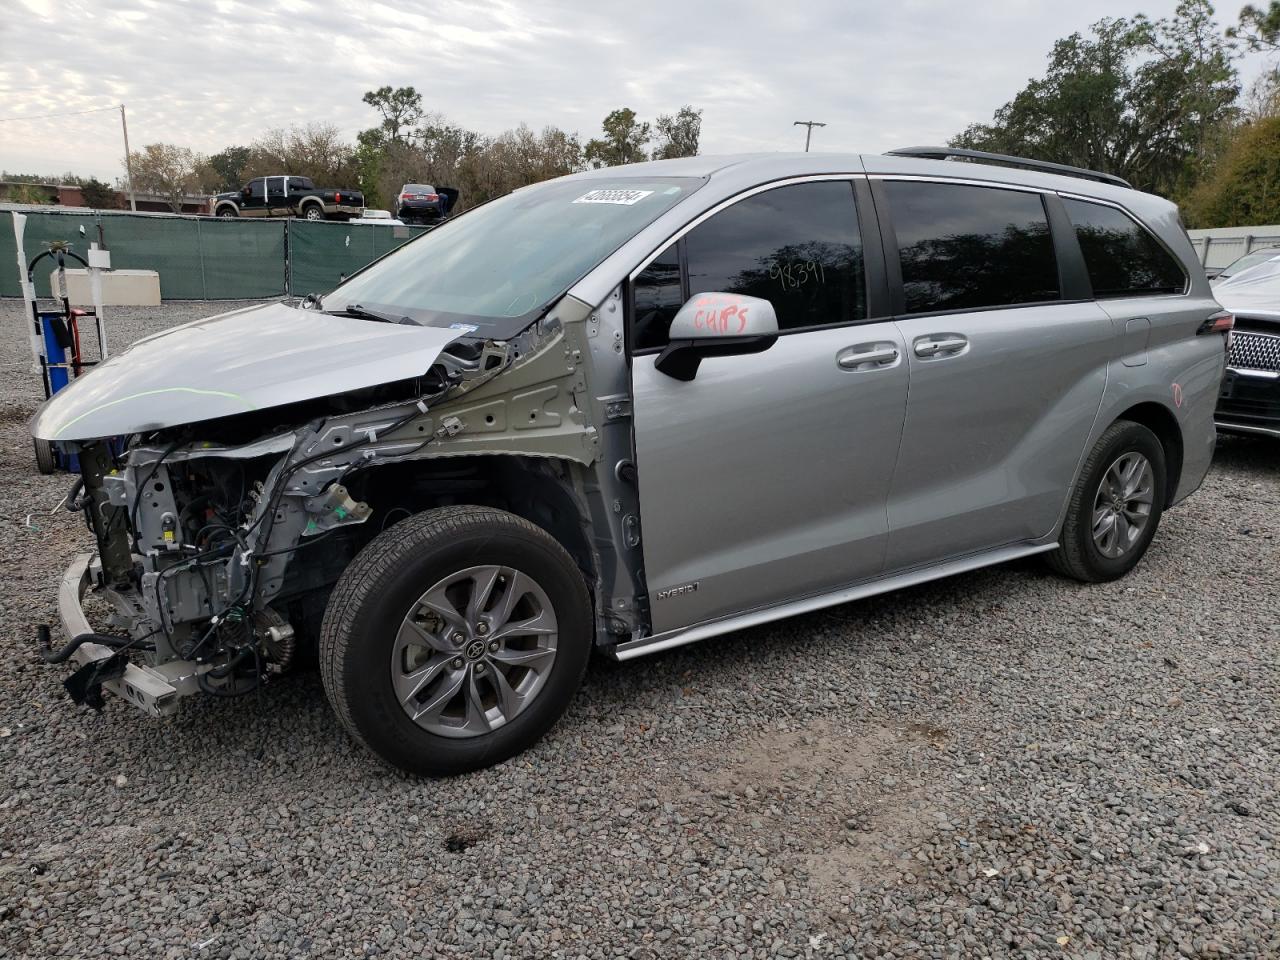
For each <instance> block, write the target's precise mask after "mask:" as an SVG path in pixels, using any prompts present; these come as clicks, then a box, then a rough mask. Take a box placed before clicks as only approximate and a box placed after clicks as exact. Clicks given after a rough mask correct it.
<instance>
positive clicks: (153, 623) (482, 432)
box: [33, 298, 642, 716]
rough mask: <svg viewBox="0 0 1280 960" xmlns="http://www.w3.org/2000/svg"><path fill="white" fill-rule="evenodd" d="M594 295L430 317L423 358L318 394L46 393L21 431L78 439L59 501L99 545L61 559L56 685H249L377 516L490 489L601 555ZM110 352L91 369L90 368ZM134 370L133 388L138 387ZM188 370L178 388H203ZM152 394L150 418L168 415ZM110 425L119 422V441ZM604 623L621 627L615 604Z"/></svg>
mask: <svg viewBox="0 0 1280 960" xmlns="http://www.w3.org/2000/svg"><path fill="white" fill-rule="evenodd" d="M267 309H275V308H267ZM281 309H289V308H283V307H282V308H281ZM292 312H294V313H305V311H296V310H294V311H292ZM589 313H590V311H589V310H588V309H587V308H586V307H585V306H584V305H582V304H579V303H577V302H576V301H573V300H572V299H571V298H565V300H564V301H562V303H561V305H560V306H559V307H558V308H557V309H556V310H553V311H551V312H550V313H549V314H548V315H547V316H546V317H544V318H543V319H542V320H540V321H538V322H536V323H535V324H533V325H532V326H531V327H530V328H529V329H527V330H526V331H524V332H523V333H521V334H520V335H519V336H518V337H516V338H513V339H512V340H509V341H501V342H500V341H493V340H486V341H480V340H474V339H457V335H456V333H451V334H449V335H448V336H447V337H439V336H438V334H439V333H440V331H427V332H428V333H429V334H435V335H437V336H435V339H432V340H429V346H430V349H429V351H428V352H429V353H430V358H429V362H427V363H426V365H425V366H419V369H420V370H422V371H423V372H422V373H421V375H415V376H410V377H403V378H400V379H396V380H393V381H391V382H383V383H374V384H368V383H364V384H358V383H357V384H355V385H354V388H353V389H346V390H344V391H343V392H340V393H331V394H327V395H323V396H312V397H304V396H290V395H289V394H288V392H287V391H285V392H281V390H280V389H279V384H273V385H272V389H273V390H275V397H276V398H277V399H283V400H285V401H286V402H279V403H277V402H272V403H270V404H267V405H264V404H263V403H262V402H259V398H255V397H254V395H253V394H252V393H251V392H250V391H249V390H247V389H245V387H244V386H241V387H240V388H238V389H236V390H234V391H231V390H226V389H225V388H221V387H220V388H218V389H220V390H221V392H222V394H223V395H228V394H234V396H235V397H236V403H237V404H240V406H238V407H237V408H235V409H225V403H224V401H222V400H221V399H220V398H215V400H213V401H211V402H210V404H209V406H210V407H213V408H215V409H218V415H215V416H213V417H196V418H192V419H191V420H190V421H189V422H181V423H172V424H170V423H163V422H161V423H158V424H156V425H155V426H154V427H153V428H150V429H147V428H140V427H141V425H140V424H137V423H133V424H130V423H129V422H128V420H127V417H125V418H124V419H121V417H122V416H124V415H123V414H121V413H120V411H119V410H117V411H116V412H115V414H114V415H111V414H109V411H108V410H107V408H109V407H111V406H112V405H113V404H115V405H117V406H119V405H120V404H121V403H122V401H121V400H119V399H118V398H117V397H115V396H108V397H106V398H105V399H104V398H103V397H102V396H98V397H93V396H87V390H86V391H82V392H83V393H85V394H86V396H85V397H84V398H82V399H81V400H80V401H79V402H80V405H81V407H83V408H84V409H79V408H69V407H67V408H63V409H60V408H59V407H58V404H59V400H58V398H57V397H55V399H54V400H53V401H51V403H50V404H47V405H46V406H45V407H44V408H42V410H41V413H40V414H39V415H38V416H37V420H36V422H35V424H34V425H33V432H35V433H36V434H37V435H42V436H46V438H47V439H50V440H52V441H53V442H55V443H57V444H59V445H60V446H61V447H62V449H63V450H64V451H65V452H68V453H75V454H77V455H78V457H79V463H80V468H81V478H80V480H79V481H78V482H77V485H76V487H75V488H74V489H73V491H72V494H71V495H70V497H69V500H68V505H69V507H70V508H72V509H75V510H78V511H82V512H83V514H84V516H85V518H86V520H87V523H88V525H89V526H90V528H91V529H92V531H93V535H94V538H95V539H96V541H97V552H96V554H85V555H82V556H80V557H78V558H77V560H76V561H75V563H74V564H72V566H71V567H70V568H69V569H68V570H67V572H66V574H65V576H64V580H63V582H62V585H61V588H60V590H59V612H60V618H61V620H62V623H63V627H64V629H65V631H66V633H67V634H68V636H69V637H70V638H71V640H70V642H69V643H68V644H67V645H66V647H64V648H62V650H60V651H57V652H54V651H52V650H50V649H49V647H48V644H47V637H46V643H45V651H46V653H45V658H46V659H47V660H50V661H55V662H56V661H59V660H70V661H74V662H75V663H76V664H78V665H79V669H78V670H77V672H76V674H75V675H74V676H73V677H72V678H71V679H70V680H69V681H68V684H67V686H68V690H69V691H70V692H71V694H72V696H73V697H74V698H75V699H76V700H77V701H78V702H82V703H89V704H91V705H95V706H96V705H99V704H100V702H101V700H100V691H101V689H102V688H105V689H107V690H109V691H111V692H113V693H116V694H118V695H120V696H123V697H124V698H125V699H126V700H128V701H129V702H130V703H131V704H133V705H135V706H137V707H139V708H141V709H142V710H144V711H145V712H147V713H149V714H152V715H154V716H161V715H166V714H169V713H172V712H174V711H175V710H176V709H177V708H178V705H179V701H180V699H181V698H182V697H185V696H187V695H189V694H193V693H197V692H203V693H206V694H211V695H217V696H235V695H239V694H243V693H246V692H248V691H250V690H253V689H255V688H257V687H258V686H260V685H261V684H262V683H264V682H265V681H267V680H268V679H269V678H270V677H271V676H273V675H275V674H279V673H281V672H284V671H286V670H288V669H289V668H290V667H291V666H292V665H293V664H295V663H296V662H297V661H298V660H299V659H300V658H304V657H306V656H307V655H308V653H309V651H310V649H311V648H312V646H313V644H314V640H315V637H316V636H317V634H318V632H319V626H320V623H321V620H322V618H323V614H324V609H325V603H326V601H327V598H328V595H329V592H330V591H331V589H332V587H333V585H334V583H335V582H336V581H337V580H338V578H339V577H340V576H341V575H342V572H343V571H344V569H345V568H346V567H347V565H348V564H349V563H350V561H351V560H352V558H354V557H355V555H356V554H357V553H358V552H359V551H360V550H361V549H363V548H364V547H365V546H366V545H367V544H368V543H369V542H370V541H371V540H372V539H373V538H374V537H375V536H376V535H377V534H378V533H379V532H380V531H381V530H383V529H385V528H387V527H388V526H390V525H391V524H394V523H396V522H398V521H399V520H402V519H404V518H405V517H408V516H411V515H412V514H414V513H417V512H419V511H421V510H422V509H426V508H430V507H431V506H438V505H447V504H451V503H472V502H485V500H486V499H493V498H495V497H497V496H498V493H497V492H495V491H498V490H499V489H501V491H503V492H502V494H501V496H502V498H503V500H504V501H505V500H510V499H512V498H518V497H520V496H522V495H524V494H522V493H521V491H527V495H528V497H529V499H530V501H531V502H530V504H529V506H528V510H529V511H537V510H543V511H546V512H547V515H546V517H545V518H539V520H540V522H543V523H544V525H546V526H548V527H549V528H555V527H556V525H560V526H562V527H563V528H564V529H565V536H566V538H567V539H572V538H573V537H575V536H576V537H579V538H580V539H581V541H582V543H583V544H584V546H583V548H582V550H581V552H580V553H579V560H580V563H581V564H582V566H583V567H584V569H591V568H592V567H599V558H598V557H597V556H595V555H594V553H593V549H594V548H593V547H592V545H591V540H590V537H589V536H587V535H586V534H585V533H583V530H584V528H585V527H586V525H587V522H588V521H587V520H586V518H585V514H587V513H588V512H589V511H594V512H599V508H598V507H596V506H591V505H589V504H588V500H590V499H591V498H592V496H593V493H592V491H593V489H594V486H593V484H592V482H591V480H590V475H591V471H590V470H589V469H588V468H589V467H590V466H591V465H592V464H593V463H594V462H595V461H596V460H597V459H598V458H599V450H600V437H599V432H598V428H597V425H596V420H597V417H596V416H595V415H594V414H593V413H592V410H593V409H594V407H595V406H596V405H595V404H594V403H592V402H589V401H588V398H587V397H586V395H585V379H584V371H583V354H584V353H585V352H587V351H588V347H587V345H586V343H585V340H582V341H581V342H580V338H582V336H583V334H582V327H583V321H584V320H585V319H586V317H587V315H588V314H589ZM316 316H320V315H318V314H317V315H316ZM566 321H568V322H566ZM350 322H352V323H364V324H365V327H367V328H372V329H375V330H376V329H379V328H380V327H382V326H383V325H379V324H369V323H366V322H363V321H350ZM155 342H156V343H163V337H162V338H161V339H160V340H157V341H155ZM403 342H407V343H413V341H411V340H405V341H403ZM148 343H150V342H149V341H144V342H142V343H141V344H139V345H137V346H135V347H134V348H133V349H132V350H131V351H129V352H128V353H135V352H136V351H138V350H139V349H140V348H146V347H147V345H148ZM202 346H204V347H205V348H206V352H207V347H208V344H207V343H205V344H202ZM128 353H126V354H124V355H122V356H124V357H126V358H127V356H128ZM136 359H137V358H136V357H135V361H136ZM109 369H110V367H109V366H108V365H104V367H103V371H96V372H95V373H94V374H93V375H91V376H88V377H85V378H84V383H85V385H86V387H90V386H92V385H93V384H94V383H95V380H96V382H98V383H101V381H102V380H103V379H104V378H103V372H104V371H106V370H109ZM121 372H122V373H124V372H126V371H125V370H122V371H121ZM128 372H129V373H130V374H131V379H132V380H134V381H135V382H134V383H131V385H130V387H131V389H132V390H133V393H131V394H130V395H129V396H128V397H126V398H125V399H132V398H133V397H135V396H137V395H139V394H140V393H143V392H145V390H142V391H140V390H138V389H137V388H138V386H139V385H138V384H137V382H136V380H137V377H136V376H132V373H133V371H132V370H129V371H128ZM347 373H348V374H349V371H347ZM371 378H372V377H367V378H366V380H367V379H371ZM338 382H339V383H342V382H343V381H342V380H339V381H338ZM344 385H346V386H352V381H351V379H350V377H349V376H348V377H347V380H346V382H345V383H344ZM141 386H142V387H144V388H145V387H146V386H147V385H146V384H145V383H143V384H142V385H141ZM157 389H158V388H157ZM166 389H174V388H166ZM181 389H182V393H181V402H182V403H183V404H188V405H189V404H191V403H192V401H191V397H190V394H191V392H192V391H193V389H202V388H190V387H184V388H181ZM312 389H314V388H312ZM67 392H68V393H69V394H70V393H74V391H73V390H69V391H67ZM94 404H96V405H94ZM219 404H223V407H222V408H219ZM198 406H199V405H198V404H197V407H198ZM64 407H65V405H64ZM139 409H140V408H139ZM146 409H147V412H146V415H145V417H144V418H143V419H144V420H145V419H149V420H151V422H152V423H156V421H158V420H159V421H162V420H163V414H158V413H157V412H156V411H157V408H156V407H155V406H154V405H148V406H147V408H146ZM189 415H190V410H184V411H183V412H182V413H181V414H179V416H181V417H183V418H185V417H187V416H189ZM112 416H115V420H114V421H113V419H112ZM138 418H139V417H138V415H137V414H136V413H135V415H134V419H135V420H137V419H138ZM85 421H90V422H91V424H92V425H91V426H88V427H82V428H80V429H71V430H68V429H66V428H65V427H60V426H59V425H60V424H66V423H68V422H71V423H77V422H81V423H83V422H85ZM113 427H114V428H115V429H111V428H113ZM121 427H124V428H126V429H119V428H121ZM86 431H87V432H89V433H97V434H98V435H96V436H84V435H83V434H84V433H85V432H86ZM108 431H109V432H108ZM113 434H114V435H116V436H117V437H119V436H123V437H125V438H126V440H127V442H126V443H125V444H124V448H123V452H118V451H119V450H120V447H121V444H120V442H119V440H116V441H112V440H110V439H108V438H109V437H110V436H111V435H113ZM492 454H501V455H502V456H501V457H495V456H486V455H492ZM576 468H581V472H580V473H575V472H574V471H575V470H576ZM570 473H573V474H574V475H570ZM512 474H518V476H511V475H512ZM594 495H595V497H596V499H599V496H598V492H597V493H596V494H594ZM557 498H559V499H557ZM535 501H536V502H535ZM641 595H642V592H641V591H640V590H639V589H638V587H637V588H634V589H629V590H628V591H627V596H628V597H632V598H634V597H637V596H641ZM95 605H96V606H99V607H100V609H95ZM632 606H634V604H632ZM91 617H92V618H93V619H94V620H96V621H97V622H99V623H101V624H102V629H101V631H97V630H95V629H94V627H93V626H92V625H91ZM607 628H608V629H610V630H612V631H613V632H615V633H619V632H625V633H626V634H627V635H630V634H631V632H632V624H631V623H630V622H629V621H620V620H619V619H618V617H617V616H616V615H612V616H611V618H610V620H609V621H608V624H607Z"/></svg>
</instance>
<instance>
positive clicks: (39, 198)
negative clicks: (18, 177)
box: [4, 180, 58, 204]
mask: <svg viewBox="0 0 1280 960" xmlns="http://www.w3.org/2000/svg"><path fill="white" fill-rule="evenodd" d="M4 199H5V200H6V201H7V202H8V203H29V204H37V203H38V204H45V203H57V201H58V195H57V192H56V191H55V192H54V193H53V194H52V195H50V193H49V190H48V188H46V187H42V186H41V185H40V184H39V183H34V182H32V181H29V180H24V181H20V182H18V183H15V184H13V185H12V186H10V187H8V188H7V189H6V191H5V196H4Z"/></svg>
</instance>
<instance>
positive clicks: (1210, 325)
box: [1196, 310, 1236, 353]
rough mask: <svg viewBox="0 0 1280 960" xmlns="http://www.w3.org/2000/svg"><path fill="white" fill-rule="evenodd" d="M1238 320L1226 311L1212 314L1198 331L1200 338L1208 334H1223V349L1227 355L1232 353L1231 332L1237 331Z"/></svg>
mask: <svg viewBox="0 0 1280 960" xmlns="http://www.w3.org/2000/svg"><path fill="white" fill-rule="evenodd" d="M1235 325H1236V318H1235V317H1234V316H1233V315H1232V314H1230V313H1228V312H1227V311H1225V310H1221V311H1219V312H1218V313H1215V314H1211V315H1210V316H1209V317H1208V319H1206V320H1205V322H1204V323H1202V324H1200V328H1199V329H1198V330H1196V334H1197V335H1198V336H1203V335H1204V334H1206V333H1220V334H1222V349H1223V350H1224V351H1226V352H1227V353H1230V352H1231V331H1232V330H1234V329H1235Z"/></svg>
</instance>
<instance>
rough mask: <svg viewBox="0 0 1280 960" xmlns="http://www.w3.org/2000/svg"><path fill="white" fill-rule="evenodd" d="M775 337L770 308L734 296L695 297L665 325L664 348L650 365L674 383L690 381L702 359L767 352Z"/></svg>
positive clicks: (753, 299) (774, 319)
mask: <svg viewBox="0 0 1280 960" xmlns="http://www.w3.org/2000/svg"><path fill="white" fill-rule="evenodd" d="M777 339H778V315H777V313H775V312H774V309H773V304H772V303H770V302H769V301H768V300H762V299H760V298H759V297H748V296H744V295H742V294H739V293H698V294H694V295H693V296H692V297H690V298H689V300H688V301H687V302H686V303H685V305H684V306H683V307H681V308H680V311H679V312H678V313H677V314H676V315H675V319H673V320H672V321H671V332H670V334H669V341H668V343H667V346H666V348H665V349H664V350H663V351H662V353H660V354H659V355H658V359H657V360H656V361H654V366H655V367H656V368H657V369H658V370H660V371H661V372H663V373H665V374H666V375H667V376H669V377H674V378H675V379H676V380H692V379H693V378H694V377H695V376H697V374H698V366H699V364H701V363H702V358H703V357H727V356H733V355H735V354H743V353H760V352H761V351H762V350H768V349H769V348H770V347H772V346H773V345H774V343H775V342H776V341H777Z"/></svg>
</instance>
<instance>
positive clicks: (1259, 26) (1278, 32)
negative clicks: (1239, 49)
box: [1227, 0, 1280, 51]
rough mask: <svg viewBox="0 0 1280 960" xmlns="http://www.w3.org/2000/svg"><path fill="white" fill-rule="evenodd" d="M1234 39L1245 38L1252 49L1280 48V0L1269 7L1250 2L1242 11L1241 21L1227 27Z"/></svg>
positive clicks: (1245, 41)
mask: <svg viewBox="0 0 1280 960" xmlns="http://www.w3.org/2000/svg"><path fill="white" fill-rule="evenodd" d="M1227 36H1228V37H1230V38H1231V39H1232V40H1243V41H1244V43H1245V45H1246V46H1247V47H1248V48H1249V49H1250V50H1255V51H1256V50H1280V0H1271V3H1270V4H1269V5H1268V6H1267V9H1265V10H1261V9H1259V8H1258V7H1255V6H1254V5H1253V4H1249V5H1248V6H1246V7H1245V8H1244V9H1243V10H1241V11H1240V22H1239V23H1238V24H1236V25H1235V26H1234V27H1228V28H1227Z"/></svg>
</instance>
